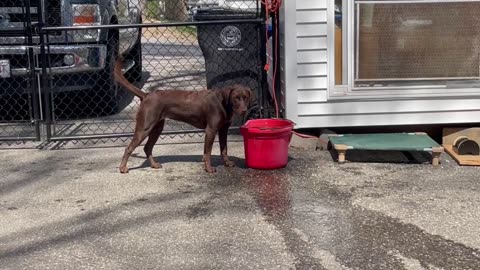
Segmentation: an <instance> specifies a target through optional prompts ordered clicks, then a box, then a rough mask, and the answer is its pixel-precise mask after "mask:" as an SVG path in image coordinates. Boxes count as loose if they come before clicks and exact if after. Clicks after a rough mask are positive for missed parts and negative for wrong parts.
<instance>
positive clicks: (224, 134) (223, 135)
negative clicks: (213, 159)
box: [218, 123, 235, 167]
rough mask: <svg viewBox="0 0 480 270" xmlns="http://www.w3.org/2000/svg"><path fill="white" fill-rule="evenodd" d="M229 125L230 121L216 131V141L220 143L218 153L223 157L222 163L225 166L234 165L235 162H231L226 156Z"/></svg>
mask: <svg viewBox="0 0 480 270" xmlns="http://www.w3.org/2000/svg"><path fill="white" fill-rule="evenodd" d="M229 127H230V123H227V124H225V125H224V126H223V127H222V128H220V130H219V131H218V142H219V143H220V154H221V155H222V158H223V163H224V164H225V167H235V163H233V162H232V161H231V160H230V159H229V158H228V151H227V138H228V128H229Z"/></svg>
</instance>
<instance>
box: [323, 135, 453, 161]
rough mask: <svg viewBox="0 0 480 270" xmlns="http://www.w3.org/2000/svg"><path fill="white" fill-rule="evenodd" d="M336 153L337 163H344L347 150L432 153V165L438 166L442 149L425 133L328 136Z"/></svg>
mask: <svg viewBox="0 0 480 270" xmlns="http://www.w3.org/2000/svg"><path fill="white" fill-rule="evenodd" d="M330 142H331V143H332V146H333V147H334V149H335V150H336V151H337V152H338V162H339V163H344V162H345V161H346V160H345V156H346V153H347V151H348V150H375V151H422V152H430V153H432V165H433V166H438V165H439V164H440V156H441V154H442V153H443V151H444V149H443V147H442V146H440V145H439V144H437V143H436V142H435V141H434V140H432V139H431V138H430V137H429V136H428V135H427V134H425V133H374V134H343V135H332V136H330Z"/></svg>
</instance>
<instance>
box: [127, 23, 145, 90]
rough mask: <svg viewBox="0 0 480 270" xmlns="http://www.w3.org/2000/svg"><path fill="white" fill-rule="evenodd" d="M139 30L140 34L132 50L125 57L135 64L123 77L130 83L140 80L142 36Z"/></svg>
mask: <svg viewBox="0 0 480 270" xmlns="http://www.w3.org/2000/svg"><path fill="white" fill-rule="evenodd" d="M141 31H142V30H141V29H140V33H139V35H138V38H137V42H136V43H135V45H134V46H133V48H132V49H131V50H130V52H129V53H128V55H127V56H126V59H131V60H133V61H134V62H135V65H134V66H133V67H132V68H130V69H129V70H128V71H127V72H126V73H125V77H126V78H127V79H128V80H129V81H130V82H132V83H133V82H138V81H140V80H141V79H142V34H141Z"/></svg>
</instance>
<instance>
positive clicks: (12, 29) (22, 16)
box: [0, 0, 61, 37]
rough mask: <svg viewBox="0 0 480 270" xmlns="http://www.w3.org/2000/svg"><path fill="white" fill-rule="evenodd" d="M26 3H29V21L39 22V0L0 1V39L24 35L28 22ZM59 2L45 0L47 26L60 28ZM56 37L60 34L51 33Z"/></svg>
mask: <svg viewBox="0 0 480 270" xmlns="http://www.w3.org/2000/svg"><path fill="white" fill-rule="evenodd" d="M26 1H30V20H31V22H32V24H35V23H37V22H38V21H39V12H40V10H39V7H40V1H41V0H0V37H2V36H3V37H15V36H24V35H25V26H26V22H27V20H28V18H27V10H26V9H25V6H26ZM60 1H61V0H45V18H46V22H45V23H46V25H47V26H51V27H54V26H61V2H60ZM52 34H54V35H58V34H61V33H52Z"/></svg>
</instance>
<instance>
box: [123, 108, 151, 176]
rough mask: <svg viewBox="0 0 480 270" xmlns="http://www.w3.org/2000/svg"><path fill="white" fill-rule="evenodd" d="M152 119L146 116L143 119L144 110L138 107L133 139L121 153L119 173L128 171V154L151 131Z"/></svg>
mask: <svg viewBox="0 0 480 270" xmlns="http://www.w3.org/2000/svg"><path fill="white" fill-rule="evenodd" d="M153 121H154V119H152V118H150V117H148V119H145V112H143V110H142V109H140V111H139V113H138V114H137V124H136V126H135V133H134V134H133V139H132V141H131V142H130V144H129V145H128V147H127V148H126V149H125V152H124V153H123V158H122V162H121V163H120V172H121V173H128V167H127V162H128V158H129V157H130V155H131V154H132V153H133V151H134V150H135V148H137V147H138V146H139V145H140V144H141V143H142V142H143V141H144V140H145V138H146V137H147V136H148V135H149V134H150V132H151V131H152V129H153V127H154V126H155V125H153V123H154V122H153Z"/></svg>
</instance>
